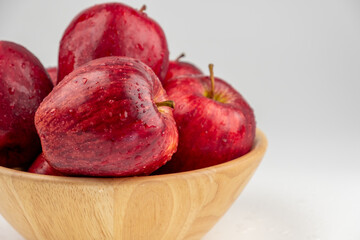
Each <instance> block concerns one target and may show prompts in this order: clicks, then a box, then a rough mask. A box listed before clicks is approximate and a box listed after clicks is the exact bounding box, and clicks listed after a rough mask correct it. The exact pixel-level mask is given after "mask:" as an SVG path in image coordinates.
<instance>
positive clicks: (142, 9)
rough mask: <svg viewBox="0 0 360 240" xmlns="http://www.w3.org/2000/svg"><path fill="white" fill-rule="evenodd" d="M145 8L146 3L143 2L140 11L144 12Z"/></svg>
mask: <svg viewBox="0 0 360 240" xmlns="http://www.w3.org/2000/svg"><path fill="white" fill-rule="evenodd" d="M145 10H146V5H145V4H144V5H142V7H141V8H140V10H139V11H140V12H144V11H145Z"/></svg>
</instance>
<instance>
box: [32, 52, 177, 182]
mask: <svg viewBox="0 0 360 240" xmlns="http://www.w3.org/2000/svg"><path fill="white" fill-rule="evenodd" d="M172 107H173V102H172V101H170V100H169V99H168V97H167V95H166V92H165V90H164V89H163V87H162V85H161V82H160V81H159V79H158V78H157V76H156V75H155V73H154V72H153V71H152V70H151V68H150V67H148V66H147V65H146V64H144V63H142V62H141V61H139V60H137V59H133V58H128V57H104V58H98V59H95V60H92V61H90V62H88V63H87V64H84V65H83V66H81V67H79V68H77V69H75V70H74V71H73V72H71V73H70V74H69V75H67V76H66V77H65V78H64V80H63V81H61V82H60V83H59V84H58V85H56V86H55V88H54V89H53V91H52V92H51V93H50V94H49V95H48V96H47V97H46V98H45V99H44V101H43V102H42V103H41V104H40V107H39V108H38V110H37V111H36V114H35V125H36V129H37V131H38V133H39V136H40V139H41V143H42V147H43V153H44V156H45V157H46V159H47V161H48V163H49V164H50V166H51V167H53V168H54V169H56V170H57V171H59V172H61V173H62V174H65V175H83V176H108V177H115V176H135V175H148V174H150V173H152V172H153V171H155V170H156V169H158V168H159V167H160V166H162V165H164V164H165V163H166V162H167V161H169V160H170V158H171V156H172V155H173V153H174V152H175V151H176V148H177V143H178V132H177V128H176V123H175V120H174V118H173V115H172V111H173V109H172Z"/></svg>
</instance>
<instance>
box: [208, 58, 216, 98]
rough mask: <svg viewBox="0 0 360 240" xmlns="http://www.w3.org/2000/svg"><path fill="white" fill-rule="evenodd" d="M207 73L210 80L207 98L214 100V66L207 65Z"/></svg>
mask: <svg viewBox="0 0 360 240" xmlns="http://www.w3.org/2000/svg"><path fill="white" fill-rule="evenodd" d="M209 71H210V80H211V88H210V92H209V98H211V99H214V97H215V93H214V92H215V78H214V64H212V63H210V64H209Z"/></svg>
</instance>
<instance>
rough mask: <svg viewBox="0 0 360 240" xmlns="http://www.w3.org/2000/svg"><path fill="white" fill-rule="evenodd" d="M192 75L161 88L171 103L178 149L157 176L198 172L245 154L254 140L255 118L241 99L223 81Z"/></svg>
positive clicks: (177, 79)
mask: <svg viewBox="0 0 360 240" xmlns="http://www.w3.org/2000/svg"><path fill="white" fill-rule="evenodd" d="M210 83H211V80H210V78H209V77H207V76H200V75H196V76H195V75H193V76H182V77H178V78H172V79H170V80H169V81H168V82H166V83H165V85H164V88H165V90H166V91H167V93H168V96H169V98H171V99H172V100H174V102H175V106H176V107H175V111H174V118H175V121H176V123H177V126H178V130H179V145H178V150H177V152H176V153H175V154H174V155H173V158H172V160H171V161H169V163H168V164H166V165H165V166H164V167H162V168H161V169H160V170H159V173H171V172H180V171H188V170H194V169H199V168H203V167H208V166H212V165H216V164H219V163H223V162H226V161H229V160H232V159H234V158H237V157H239V156H241V155H244V154H245V153H247V152H249V151H250V149H251V147H252V145H253V141H254V137H255V117H254V113H253V110H252V109H251V107H250V106H249V104H248V103H247V102H246V101H245V99H244V98H243V97H242V96H241V95H240V94H239V93H238V92H237V91H236V90H235V89H234V88H232V87H231V86H230V85H229V84H227V83H226V82H225V81H223V80H221V79H219V78H215V85H214V86H215V89H214V97H213V98H211V97H210V96H209V95H210V89H211V84H210Z"/></svg>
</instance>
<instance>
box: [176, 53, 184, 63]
mask: <svg viewBox="0 0 360 240" xmlns="http://www.w3.org/2000/svg"><path fill="white" fill-rule="evenodd" d="M183 57H185V53H181V54H180V55H179V56H178V57H177V58H176V59H175V61H177V62H178V61H180V59H181V58H183Z"/></svg>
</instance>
